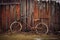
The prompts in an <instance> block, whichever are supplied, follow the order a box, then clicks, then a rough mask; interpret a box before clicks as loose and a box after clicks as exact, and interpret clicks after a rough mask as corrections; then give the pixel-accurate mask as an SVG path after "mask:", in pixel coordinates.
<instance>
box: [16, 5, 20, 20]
mask: <svg viewBox="0 0 60 40" xmlns="http://www.w3.org/2000/svg"><path fill="white" fill-rule="evenodd" d="M16 13H17V20H20V5H19V4H17V5H16Z"/></svg>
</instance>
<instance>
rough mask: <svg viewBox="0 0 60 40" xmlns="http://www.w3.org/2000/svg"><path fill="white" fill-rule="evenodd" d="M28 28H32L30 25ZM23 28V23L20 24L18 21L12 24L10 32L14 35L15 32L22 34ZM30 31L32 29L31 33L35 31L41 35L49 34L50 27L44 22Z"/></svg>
mask: <svg viewBox="0 0 60 40" xmlns="http://www.w3.org/2000/svg"><path fill="white" fill-rule="evenodd" d="M38 20H39V19H38ZM38 20H36V21H38ZM24 24H25V23H24ZM25 25H28V24H25ZM28 26H30V25H28ZM22 27H23V26H22V24H21V22H18V21H17V20H16V21H14V22H13V23H11V25H10V30H11V32H12V33H13V32H20V31H21V30H22ZM30 27H31V26H30ZM30 29H31V31H32V30H34V31H35V32H36V33H38V34H40V33H44V34H47V33H48V25H47V24H46V23H44V22H41V23H38V24H36V25H35V27H31V28H30Z"/></svg>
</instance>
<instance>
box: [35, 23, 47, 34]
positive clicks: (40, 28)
mask: <svg viewBox="0 0 60 40" xmlns="http://www.w3.org/2000/svg"><path fill="white" fill-rule="evenodd" d="M36 33H38V34H47V33H48V25H46V24H45V23H39V24H37V25H36Z"/></svg>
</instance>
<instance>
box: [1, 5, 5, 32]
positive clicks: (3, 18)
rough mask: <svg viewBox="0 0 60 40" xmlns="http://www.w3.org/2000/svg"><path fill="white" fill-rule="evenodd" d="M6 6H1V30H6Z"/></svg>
mask: <svg viewBox="0 0 60 40" xmlns="http://www.w3.org/2000/svg"><path fill="white" fill-rule="evenodd" d="M5 27H6V6H3V8H2V31H6V29H5Z"/></svg>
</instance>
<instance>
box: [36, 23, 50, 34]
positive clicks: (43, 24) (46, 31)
mask: <svg viewBox="0 0 60 40" xmlns="http://www.w3.org/2000/svg"><path fill="white" fill-rule="evenodd" d="M40 24H43V25H45V27H46V32H45V33H44V34H47V33H48V31H49V30H48V25H47V24H45V23H38V24H37V25H36V27H35V28H36V33H38V34H40V33H39V32H38V30H37V27H38V26H39V25H40Z"/></svg>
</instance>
